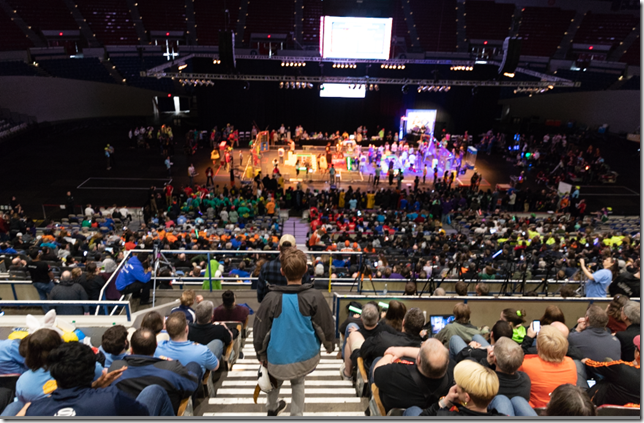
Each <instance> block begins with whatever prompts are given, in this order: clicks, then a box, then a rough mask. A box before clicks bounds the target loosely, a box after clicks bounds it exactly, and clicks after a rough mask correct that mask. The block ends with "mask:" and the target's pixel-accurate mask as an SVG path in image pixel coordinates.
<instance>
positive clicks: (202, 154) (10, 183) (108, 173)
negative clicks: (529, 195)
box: [0, 127, 641, 219]
mask: <svg viewBox="0 0 644 423" xmlns="http://www.w3.org/2000/svg"><path fill="white" fill-rule="evenodd" d="M115 131H116V130H114V129H113V128H101V127H87V128H83V129H79V130H76V131H74V132H72V133H68V134H64V135H60V136H52V137H50V138H47V139H38V140H33V141H30V142H25V143H20V144H19V145H11V147H10V148H8V146H7V145H3V146H2V147H3V148H2V150H3V153H4V154H3V159H2V164H3V165H2V166H0V178H1V180H2V181H3V185H4V187H5V188H4V189H3V192H4V198H3V201H7V202H8V200H9V199H10V197H11V195H16V197H17V198H18V201H19V202H20V203H21V204H22V205H23V208H24V209H25V210H26V212H27V213H28V214H29V215H30V216H32V217H34V218H36V219H42V218H43V209H44V213H45V214H46V215H47V216H48V217H62V216H64V215H65V214H68V211H66V210H61V209H60V205H61V204H64V203H65V195H66V192H67V190H72V193H73V195H74V197H75V200H76V204H83V205H86V204H87V203H91V204H92V205H93V206H95V207H96V206H99V207H100V206H111V205H112V204H114V203H116V204H118V205H119V206H123V205H127V206H130V207H136V206H142V205H144V204H145V202H146V201H147V189H148V188H149V187H150V186H152V185H154V186H156V187H162V186H163V184H164V183H165V182H167V181H168V180H172V184H173V185H174V186H175V188H180V187H181V185H182V184H188V182H189V178H188V170H187V169H188V166H189V165H190V163H193V164H194V165H195V168H196V170H197V172H198V173H199V175H198V176H197V177H196V178H195V183H205V180H206V177H205V170H206V168H207V167H208V166H212V161H211V160H210V150H209V149H208V148H207V147H204V148H201V149H198V150H197V153H196V154H195V155H193V156H186V155H185V154H184V152H183V148H182V144H180V142H182V141H177V145H176V147H175V149H176V154H175V155H174V156H173V157H172V162H173V163H174V165H173V167H172V173H171V175H168V173H167V171H166V169H165V166H164V163H163V162H164V160H165V158H164V157H163V156H162V155H161V152H160V151H159V150H158V148H156V147H153V148H151V149H148V150H146V149H131V148H129V147H128V142H129V140H128V139H127V137H126V136H125V135H123V136H122V137H120V138H119V137H115V136H114V133H115ZM118 133H122V134H126V133H127V131H125V130H123V131H118ZM182 139H183V137H182V136H177V140H182ZM107 143H111V144H112V145H113V146H115V148H116V152H115V153H116V154H115V162H116V163H115V165H114V166H113V168H112V169H111V170H107V168H106V167H107V166H106V163H105V157H104V155H103V148H104V147H105V145H106V144H107ZM242 151H243V154H244V159H243V165H242V166H239V157H238V150H237V151H235V152H234V154H233V156H234V164H235V166H236V168H237V169H238V171H239V173H241V172H243V170H244V168H245V166H246V164H247V161H248V158H249V151H248V149H242ZM276 157H277V153H276V151H274V150H273V151H271V152H269V153H268V154H264V156H263V157H262V160H261V166H262V170H263V172H270V171H272V168H273V165H272V161H273V159H275V158H276ZM476 168H477V170H478V171H479V173H481V174H482V175H483V178H484V180H485V181H486V182H487V183H489V186H490V187H494V186H496V184H506V183H509V182H510V176H511V175H518V174H519V169H518V168H516V167H514V166H512V164H511V163H508V162H506V161H505V160H503V158H502V157H500V156H498V155H491V156H487V155H485V154H480V155H479V157H478V159H477V162H476ZM214 170H215V172H216V173H217V176H216V177H215V184H219V185H220V186H223V185H224V184H229V183H230V175H229V173H228V172H226V171H225V170H224V169H223V168H222V169H218V166H216V167H214ZM280 170H281V171H282V172H283V173H284V175H285V176H286V180H287V183H288V182H289V181H291V182H290V183H292V184H293V185H295V184H296V183H297V180H301V181H302V185H303V187H304V188H312V189H327V188H328V187H329V184H328V175H326V174H322V173H320V172H316V173H314V174H312V175H311V181H310V182H309V181H307V180H306V178H305V177H304V172H300V175H299V177H298V176H297V175H295V170H294V168H293V167H292V166H285V165H281V166H280ZM417 174H418V175H419V176H420V177H421V179H422V170H420V171H419V172H418V173H417ZM413 178H414V174H412V173H409V172H406V174H405V177H404V179H403V185H404V186H405V185H407V186H409V187H413ZM432 179H433V175H432V174H430V173H428V177H427V184H426V185H425V186H431V180H432ZM637 182H638V181H637ZM237 183H239V181H237ZM527 184H528V186H530V185H531V182H530V172H528V183H527ZM349 185H351V186H353V188H354V189H356V188H358V187H360V188H361V189H362V190H363V191H364V190H369V189H371V187H372V184H371V183H370V180H369V174H368V173H364V174H362V175H361V174H360V173H359V172H344V173H342V174H341V175H340V185H339V186H340V188H345V189H347V188H348V187H349ZM287 186H288V185H287ZM388 186H389V184H388V181H387V180H386V175H382V176H381V183H380V187H385V188H386V187H388ZM421 186H422V184H421ZM532 186H533V188H540V186H538V185H536V184H533V185H532ZM482 187H487V185H486V184H485V183H483V184H482ZM638 190H639V184H636V183H634V181H629V180H627V179H622V180H619V185H618V186H614V185H600V186H597V185H592V186H582V189H581V195H582V198H586V201H587V203H588V210H589V211H591V212H592V211H594V210H597V209H599V208H601V207H612V208H613V213H615V214H620V215H628V214H637V215H639V214H640V211H641V207H640V195H639V193H638ZM76 211H77V212H79V211H80V209H78V208H77V210H76Z"/></svg>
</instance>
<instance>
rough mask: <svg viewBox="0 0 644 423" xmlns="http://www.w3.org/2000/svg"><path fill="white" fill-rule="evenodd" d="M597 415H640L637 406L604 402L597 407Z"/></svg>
mask: <svg viewBox="0 0 644 423" xmlns="http://www.w3.org/2000/svg"><path fill="white" fill-rule="evenodd" d="M597 415H598V416H633V417H635V416H636V417H640V408H639V407H627V406H622V405H610V404H605V405H602V406H599V407H597Z"/></svg>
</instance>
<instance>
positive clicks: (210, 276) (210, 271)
mask: <svg viewBox="0 0 644 423" xmlns="http://www.w3.org/2000/svg"><path fill="white" fill-rule="evenodd" d="M208 283H209V284H210V292H212V267H211V266H210V252H208Z"/></svg>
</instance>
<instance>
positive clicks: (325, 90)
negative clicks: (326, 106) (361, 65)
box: [320, 84, 366, 98]
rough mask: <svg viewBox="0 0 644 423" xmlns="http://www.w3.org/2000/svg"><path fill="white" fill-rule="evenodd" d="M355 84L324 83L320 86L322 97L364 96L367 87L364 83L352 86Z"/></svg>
mask: <svg viewBox="0 0 644 423" xmlns="http://www.w3.org/2000/svg"><path fill="white" fill-rule="evenodd" d="M352 87H353V85H347V84H322V86H321V87H320V88H321V89H320V97H327V98H333V97H339V98H364V97H365V92H366V88H365V86H364V85H362V86H357V87H356V88H352Z"/></svg>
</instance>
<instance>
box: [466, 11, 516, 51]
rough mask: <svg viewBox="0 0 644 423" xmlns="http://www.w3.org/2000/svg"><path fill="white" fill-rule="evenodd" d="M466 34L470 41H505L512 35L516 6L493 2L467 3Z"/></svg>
mask: <svg viewBox="0 0 644 423" xmlns="http://www.w3.org/2000/svg"><path fill="white" fill-rule="evenodd" d="M465 13H467V15H466V16H465V25H466V26H467V28H465V33H466V34H467V39H468V41H469V40H473V39H475V40H504V39H505V38H506V37H507V36H509V34H510V27H511V26H512V15H513V13H514V4H512V3H495V2H493V1H468V2H466V3H465Z"/></svg>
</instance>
